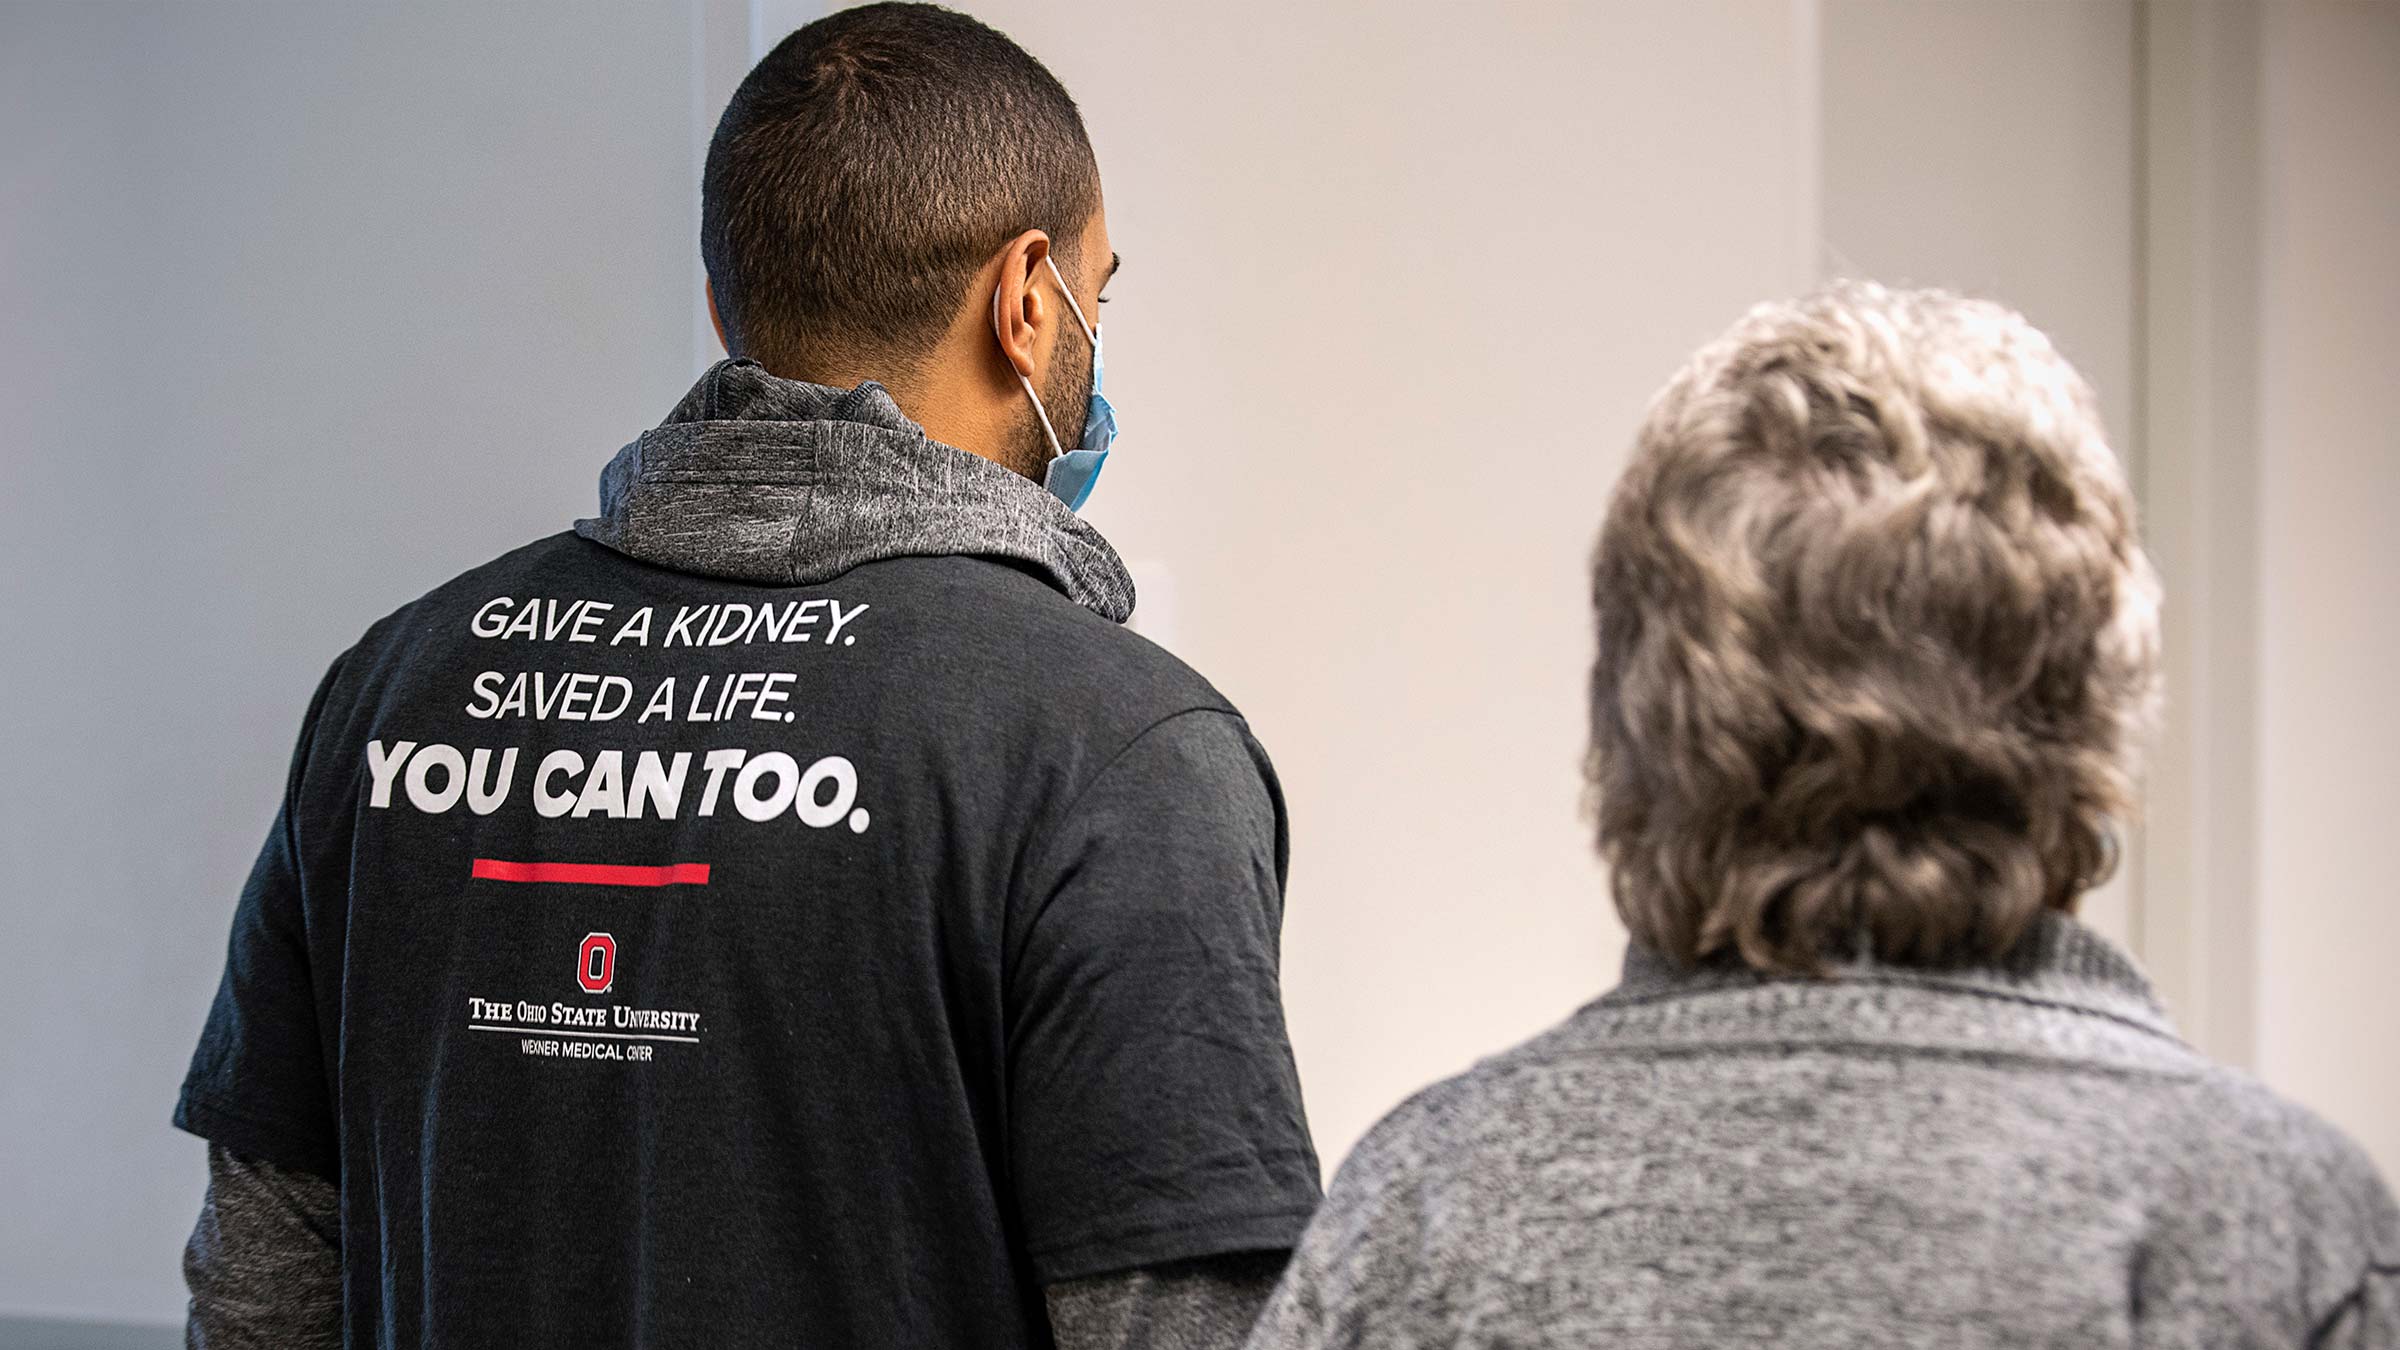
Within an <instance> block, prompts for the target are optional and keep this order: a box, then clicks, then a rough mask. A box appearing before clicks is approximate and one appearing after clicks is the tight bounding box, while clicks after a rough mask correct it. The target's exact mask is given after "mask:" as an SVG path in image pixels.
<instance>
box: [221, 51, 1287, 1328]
mask: <svg viewBox="0 0 2400 1350" xmlns="http://www.w3.org/2000/svg"><path fill="white" fill-rule="evenodd" d="M703 204H704V209H703V252H704V256H705V258H706V262H707V266H708V274H709V292H710V302H711V306H712V310H713V312H714V313H715V315H716V317H717V320H718V328H719V332H720V334H721V335H722V337H723V338H724V341H725V344H726V348H727V350H728V352H729V353H730V354H731V356H732V357H733V359H731V360H729V361H726V362H723V363H720V364H719V365H717V366H715V367H713V368H712V369H710V370H709V371H708V372H707V373H706V374H705V375H703V376H702V377H701V379H700V382H699V383H698V385H697V386H695V387H694V388H693V390H692V391H691V393H690V394H688V395H687V396H686V397H685V398H684V400H683V401H682V402H681V403H680V404H679V405H678V406H677V407H676V408H675V410H674V411H673V413H672V414H670V415H669V417H668V419H667V421H666V423H665V424H664V425H662V426H660V427H658V428H657V429H655V430H652V431H649V432H646V433H644V434H643V435H642V436H640V437H639V438H638V439H636V440H635V441H634V442H633V443H632V444H630V445H628V446H626V447H625V448H624V449H623V450H622V451H621V452H619V453H618V455H617V456H616V458H615V459H614V460H612V461H611V462H610V463H609V465H608V467H607V469H606V470H605V472H604V473H603V474H602V476H601V511H600V514H599V516H598V517H597V518H595V519H591V520H584V521H579V522H577V523H576V525H575V528H574V529H573V530H572V531H566V532H562V533H559V534H555V535H552V536H550V537H549V538H546V539H542V540H539V541H537V542H535V543H532V544H529V545H527V546H526V547H524V548H521V549H518V550H517V551H515V552H513V553H510V554H508V555H506V556H504V557H502V558H500V559H498V560H496V561H494V562H492V563H489V564H487V565H485V566H483V567H480V568H477V569H476V570H474V571H472V572H469V573H467V574H466V575H464V576H462V577H460V578H458V579H456V580H454V581H452V582H450V583H448V584H446V585H444V586H441V587H439V588H437V589H436V590H434V591H432V592H431V593H429V594H427V595H426V596H425V597H423V598H422V599H420V600H417V601H415V602H414V603H412V604H410V605H407V606H405V607H403V608H402V609H401V610H399V611H398V612H396V613H395V614H393V615H391V616H389V617H387V618H386V619H384V620H383V621H381V622H380V623H377V624H376V625H375V626H374V627H372V628H371V629H369V630H368V632H367V634H366V636H365V637H364V638H362V639H361V640H360V641H359V643H358V644H357V645H356V646H355V647H353V648H352V649H351V650H350V651H348V652H346V653H344V654H343V655H342V656H341V657H340V658H339V659H338V660H336V661H335V663H334V665H333V668H332V670H331V671H330V672H328V674H327V675H326V677H325V680H324V682H323V684H322V685H321V686H320V687H319V689H318V691H317V695H316V698H315V700H314V701H313V703H312V704H311V706H310V708H309V710H308V714H307V718H306V720H305V722H304V723H303V727H302V731H301V735H300V742H299V747H298V750H297V752H296V753H295V756H294V759H293V764H292V768H291V772H290V775H289V777H288V780H287V783H286V792H285V798H284V804H283V809H282V812H281V815H280V817H279V818H278V820H277V822H276V824H275V826H274V828H273V830H272V831H271V832H270V834H269V837H268V840H267V843H266V847H265V848H264V850H263V851H262V852H261V854H260V856H259V860H258V863H257V866H256V868H255V869H254V871H253V873H252V875H251V878H250V881H249V884H248V886H247V887H246V888H245V891H244V894H243V896H242V900H241V904H240V906H239V909H238V911H237V913H236V915H235V919H234V925H233V935H232V942H231V949H230V954H229V958H228V961H227V965H226V971H225V978H224V982H223V985H222V987H221V988H220V990H219V993H218V996H217V1002H216V1005H215V1008H214V1009H213V1011H212V1012H211V1014H210V1017H209V1021H208V1026H207V1028H206V1030H205V1032H204V1034H203V1036H202V1039H201V1043H200V1047H199V1050H198V1052H197V1053H196V1054H195V1056H194V1058H193V1064H192V1071H191V1075H190V1077H189V1079H188V1080H187V1082H186V1084H185V1086H184V1092H183V1097H182V1100H181V1102H180V1104H179V1105H178V1108H177V1111H176V1122H177V1123H178V1124H179V1125H181V1126H182V1127H184V1128H185V1129H188V1130H191V1131H193V1132H194V1133H197V1134H200V1135H203V1136H205V1137H206V1138H207V1139H209V1140H210V1141H211V1145H212V1146H211V1149H210V1174H211V1185H210V1195H209V1199H208V1201H207V1203H206V1205H205V1207H204V1209H203V1213H202V1216H201V1221H200V1224H199V1226H198V1228H197V1229H196V1230H195V1231H194V1233H193V1237H192V1241H191V1244H190V1247H189V1249H188V1250H187V1253H186V1259H185V1265H186V1271H187V1276H188V1278H189V1282H190V1284H191V1288H192V1295H193V1297H192V1316H191V1321H190V1338H191V1340H192V1341H193V1343H195V1344H242V1345H249V1344H274V1345H286V1346H288V1345H312V1344H323V1345H334V1344H341V1343H345V1342H347V1343H349V1344H353V1345H360V1344H373V1345H383V1346H407V1345H437V1344H438V1345H452V1346H471V1345H492V1346H502V1345H505V1346H524V1345H545V1344H546V1345H574V1346H578V1347H584V1346H606V1345H626V1346H633V1345H654V1346H699V1345H706V1346H734V1345H749V1344H768V1343H772V1344H777V1345H790V1344H801V1345H838V1346H861V1347H866V1346H873V1347H884V1346H963V1345H974V1346H1036V1345H1042V1344H1046V1343H1050V1342H1051V1341H1052V1340H1053V1338H1055V1340H1056V1342H1057V1343H1059V1344H1061V1345H1066V1346H1070V1347H1074V1346H1085V1345H1131V1344H1143V1345H1155V1346H1185V1345H1189V1346H1200V1345H1225V1344H1234V1343H1238V1342H1239V1341H1240V1339H1241V1338H1242V1336H1243V1335H1244V1333H1245V1332H1246V1331H1247V1329H1248V1325H1249V1322H1250V1320H1251V1318H1252V1317H1253V1315H1254V1314H1255V1312H1256V1310H1257V1308H1258V1307H1259V1306H1260V1304H1262V1303H1263V1301H1264V1300H1265V1298H1266V1296H1267V1293H1268V1291H1269V1289H1270V1288H1271V1286H1272V1284H1273V1281H1274V1279H1275V1276H1276V1274H1277V1272H1278V1271H1279V1270H1280V1268H1281V1266H1282V1263H1283V1260H1284V1257H1285V1255H1286V1254H1287V1253H1288V1251H1289V1249H1290V1247H1291V1245H1292V1243H1293V1241H1294V1240H1295V1239H1296V1237H1297V1235H1298V1234H1299V1232H1300V1230H1301V1228H1302V1226H1303V1225H1304V1223H1305V1221H1306V1219H1307V1217H1308V1215H1309V1213H1310V1211H1311V1210H1312V1209H1313V1207H1314V1205H1315V1203H1316V1200H1317V1198H1318V1192H1317V1164H1316V1158H1315V1156H1314V1153H1313V1151H1312V1149H1311V1146H1310V1142H1309V1137H1308V1132H1307V1127H1306V1124H1305V1121H1304V1118H1303V1115H1302V1110H1301V1104H1300V1095H1299V1087H1298V1083H1297V1080H1296V1076H1295V1074H1294V1071H1293V1065H1292V1058H1291V1052H1290V1048H1289V1045H1288V1042H1287V1040H1286V1036H1285V1031H1284V1024H1283V1015H1282V1008H1281V1002H1280V993H1279V989H1278V976H1277V961H1278V952H1277V947H1278V932H1279V927H1280V923H1281V918H1282V888H1283V879H1284V873H1285V863H1286V832H1285V819H1284V812H1283V806H1282V800H1281V797H1280V795H1279V793H1278V791H1277V788H1276V786H1275V780H1274V775H1273V771H1272V769H1271V768H1270V767H1269V765H1268V762H1267V758H1266V754H1265V752H1264V751H1263V750H1261V749H1260V748H1259V746H1258V744H1257V742H1256V741H1255V740H1254V739H1252V737H1251V735H1250V733H1249V730H1248V728H1247V726H1246V724H1245V723H1244V722H1243V720H1242V718H1241V716H1240V715H1239V714H1238V713H1237V712H1236V711H1235V710H1234V709H1233V707H1232V706H1231V705H1230V704H1228V703H1227V702H1226V701H1225V700H1224V698H1223V697H1222V696H1220V695H1219V694H1218V693H1217V692H1216V691H1215V690H1214V689H1212V688H1210V687H1209V685H1208V684H1207V683H1206V682H1205V681H1204V680H1202V679H1201V678H1200V677H1199V676H1197V675H1196V674H1194V673H1193V672H1191V671H1190V670H1189V669H1187V668H1185V667H1184V666H1183V665H1182V664H1181V663H1179V662H1177V661H1176V660H1175V659H1174V658H1172V657H1170V656H1168V655H1167V654H1166V653H1164V652H1162V651H1160V650H1159V649H1157V648H1156V647H1153V646H1151V645H1150V644H1148V643H1146V642H1144V641H1143V640H1142V639H1140V638H1138V637H1136V636H1134V635H1132V634H1131V633H1129V632H1127V631H1126V630H1125V629H1123V628H1122V627H1120V626H1119V625H1120V624H1121V623H1122V622H1123V620H1124V619H1125V618H1126V617H1127V616H1128V614H1129V613H1130V612H1131V610H1132V607H1133V598H1134V597H1133V588H1132V585H1131V583H1130V581H1129V580H1128V578H1127V576H1126V574H1125V571H1124V568H1123V566H1122V565H1121V564H1120V563H1119V561H1118V559H1117V556H1116V554H1115V553H1114V552H1113V551H1112V550H1111V549H1110V547H1109V545H1108V543H1107V542H1106V541H1105V540H1104V539H1102V538H1101V537H1100V535H1099V534H1098V533H1097V532H1095V531H1094V530H1093V529H1092V528H1091V527H1090V526H1089V525H1087V524H1085V523H1084V522H1083V521H1082V520H1081V519H1079V518H1078V516H1077V515H1076V514H1075V509H1074V508H1076V507H1078V506H1080V505H1081V503H1082V500H1083V498H1084V497H1085V496H1086V495H1087V494H1088V493H1089V492H1090V491H1091V488H1092V484H1093V481H1094V479H1095V478H1096V477H1097V475H1098V472H1099V468H1100V465H1101V464H1102V463H1103V462H1104V460H1105V456H1106V454H1107V450H1108V441H1109V438H1110V436H1111V435H1112V434H1113V432H1114V418H1113V415H1112V414H1111V413H1110V412H1109V410H1108V407H1107V404H1106V402H1105V401H1104V400H1103V399H1102V398H1101V397H1100V392H1099V390H1100V383H1101V363H1100V337H1101V333H1100V328H1099V325H1098V322H1097V319H1098V307H1099V304H1100V303H1101V296H1100V291H1101V289H1102V287H1103V285H1104V284H1105V282H1106V281H1107V279H1108V277H1109V275H1110V274H1111V273H1112V272H1113V271H1114V270H1115V267H1116V259H1115V255H1114V254H1113V253H1112V252H1111V250H1110V247H1109V237H1108V226H1107V220H1106V215H1105V213H1104V211H1103V210H1102V205H1101V194H1100V183H1099V175H1098V169H1097V167H1096V165H1095V163H1094V161H1093V157H1092V153H1091V147H1090V144H1089V142H1088V141H1087V140H1086V138H1085V135H1084V131H1083V126H1082V121H1081V118H1080V115H1079V114H1078V112H1077V110H1076V108H1075V105H1074V103H1073V101H1072V100H1071V99H1069V97H1068V96H1067V93H1066V91H1065V90H1064V89H1063V88H1061V87H1060V86H1059V84H1058V83H1057V81H1056V80H1054V79H1053V78H1052V77H1051V76H1050V74H1049V72H1048V71H1046V70H1045V69H1043V67H1042V66H1041V64H1040V63H1039V62H1037V61H1035V60H1034V59H1033V58H1032V57H1031V56H1029V55H1027V54H1026V53H1025V52H1023V51H1022V50H1020V49H1019V48H1018V47H1017V46H1016V45H1015V44H1014V43H1012V42H1010V41H1009V40H1008V39H1007V38H1006V37H1004V36H1003V35H1001V34H999V33H997V32H994V31H993V30H991V29H990V28H987V27H985V26H983V25H982V24H980V23H977V22H976V21H974V20H972V19H970V18H967V17H965V16H963V15H959V14H955V13H952V12H949V11H946V10H941V9H937V8H934V7H931V6H923V5H875V6H869V7H867V8H863V9H857V10H850V11H846V12H843V13H839V14H835V15H833V16H831V17H828V18H826V19H823V20H820V21H819V22H817V23H814V24H811V25H809V26H808V27H806V28H803V29H801V30H800V31H798V32H797V33H794V34H793V35H792V36H791V37H789V38H788V39H786V40H785V41H784V42H783V43H782V44H781V45H780V46H778V47H777V48H776V49H775V50H774V52H772V53H771V54H770V55H768V56H767V58H766V59H765V60H763V61H761V62H760V63H759V65H758V67H757V68H756V69H755V70H753V71H752V72H751V74H750V76H749V77H748V78H747V79H746V80H745V81H744V82H743V84H742V86H741V88H740V90H739V91H738V92H737V93H736V94H735V96H734V98H733V101H732V103H731V105H730V106H729V107H728V108H727V109H726V112H725V115H724V118H723V121H722V122H721V123H720V125H719V127H718V130H717V134H716V138H715V140H714V142H713V143H712V144H711V146H710V150H709V156H708V164H707V171H706V178H705V182H704V185H703ZM1066 438H1072V443H1068V441H1067V439H1066Z"/></svg>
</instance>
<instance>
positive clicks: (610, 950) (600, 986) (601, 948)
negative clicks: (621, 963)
mask: <svg viewBox="0 0 2400 1350" xmlns="http://www.w3.org/2000/svg"><path fill="white" fill-rule="evenodd" d="M575 982H576V983H577V984H580V985H582V986H583V992H585V993H587V994H605V993H607V992H608V987H609V986H610V985H612V984H615V983H616V982H617V940H616V939H615V938H613V937H610V936H609V935H608V934H606V933H586V934H584V938H583V950H582V951H580V952H578V953H577V954H576V957H575Z"/></svg>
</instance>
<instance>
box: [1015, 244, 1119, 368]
mask: <svg viewBox="0 0 2400 1350" xmlns="http://www.w3.org/2000/svg"><path fill="white" fill-rule="evenodd" d="M1042 261H1043V262H1046V263H1048V264H1050V275H1051V276H1054V277H1056V278H1058V293H1059V294H1060V295H1063V296H1065V297H1067V308H1068V309H1071V310H1073V311H1075V322H1076V323H1077V324H1078V325H1080V326H1081V327H1082V328H1083V335H1084V337H1085V338H1087V339H1089V340H1090V342H1091V344H1092V346H1093V347H1095V348H1097V347H1098V346H1099V345H1100V325H1098V324H1096V323H1093V322H1092V321H1091V320H1089V319H1086V318H1084V317H1083V306H1081V305H1079V304H1076V303H1075V291H1074V289H1073V288H1072V287H1070V286H1068V285H1067V278H1066V274H1065V273H1063V272H1061V271H1059V270H1058V260H1057V259H1056V258H1053V257H1051V256H1050V255H1049V254H1047V253H1045V254H1043V255H1042ZM992 303H993V304H994V305H997V304H999V303H1000V292H998V291H994V292H992ZM994 312H995V313H997V311H994Z"/></svg>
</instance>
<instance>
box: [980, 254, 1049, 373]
mask: <svg viewBox="0 0 2400 1350" xmlns="http://www.w3.org/2000/svg"><path fill="white" fill-rule="evenodd" d="M1049 256H1050V236H1049V234H1048V233H1047V232H1046V231H1043V230H1027V231H1026V232H1025V233H1023V234H1020V235H1018V236H1017V237H1016V238H1014V239H1011V240H1009V241H1008V243H1007V245H1006V246H1004V247H1003V248H1002V249H1001V250H1000V269H999V278H998V280H997V281H996V282H995V283H994V285H993V288H992V335H993V336H994V337H996V338H998V339H999V340H1000V356H1001V359H1002V360H1004V361H1006V362H1007V363H1008V365H1009V369H1010V371H1011V372H1012V373H1013V374H1016V375H1021V376H1024V377H1025V378H1026V379H1029V380H1032V381H1033V382H1034V383H1036V384H1039V383H1041V381H1040V379H1039V378H1037V377H1038V376H1039V374H1040V371H1041V366H1042V363H1043V362H1044V361H1045V360H1046V359H1048V356H1049V336H1050V329H1051V326H1052V325H1053V324H1055V323H1057V321H1058V309H1059V305H1058V301H1057V299H1056V298H1055V297H1053V296H1052V295H1051V294H1050V292H1049V290H1048V288H1046V287H1043V286H1041V285H1039V284H1037V282H1036V276H1037V274H1039V273H1040V272H1042V271H1044V270H1046V269H1045V267H1044V263H1045V260H1046V259H1048V258H1049Z"/></svg>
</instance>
